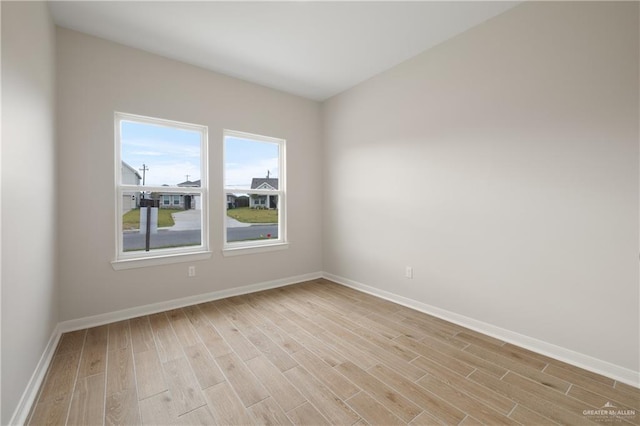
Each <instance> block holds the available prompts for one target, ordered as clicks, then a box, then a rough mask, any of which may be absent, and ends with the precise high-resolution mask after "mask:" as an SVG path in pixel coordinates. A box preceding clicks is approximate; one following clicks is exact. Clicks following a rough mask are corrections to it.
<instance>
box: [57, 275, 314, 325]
mask: <svg viewBox="0 0 640 426" xmlns="http://www.w3.org/2000/svg"><path fill="white" fill-rule="evenodd" d="M322 275H323V274H322V272H313V273H309V274H304V275H296V276H294V277H287V278H280V279H277V280H273V281H265V282H261V283H256V284H249V285H245V286H242V287H235V288H229V289H225V290H218V291H213V292H210V293H205V294H198V295H195V296H188V297H182V298H180V299H173V300H167V301H164V302H158V303H151V304H149V305H143V306H136V307H134V308H128V309H122V310H120V311H115V312H108V313H105V314H99V315H93V316H90V317H84V318H78V319H74V320H68V321H63V322H61V323H59V324H58V328H59V329H60V332H61V333H67V332H69V331H75V330H82V329H85V328H89V327H96V326H99V325H104V324H110V323H112V322H117V321H122V320H127V319H130V318H136V317H139V316H142V315H150V314H155V313H158V312H164V311H168V310H171V309H178V308H183V307H185V306H191V305H196V304H198V303H204V302H210V301H212V300H218V299H224V298H226V297H232V296H240V295H242V294H249V293H255V292H258V291H263V290H269V289H272V288H277V287H284V286H287V285H291V284H297V283H300V282H304V281H311V280H316V279H318V278H322Z"/></svg>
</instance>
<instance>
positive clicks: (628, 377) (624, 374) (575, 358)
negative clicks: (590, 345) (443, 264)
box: [323, 272, 640, 387]
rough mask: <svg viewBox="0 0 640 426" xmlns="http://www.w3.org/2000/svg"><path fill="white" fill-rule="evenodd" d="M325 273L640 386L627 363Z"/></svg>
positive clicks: (356, 287)
mask: <svg viewBox="0 0 640 426" xmlns="http://www.w3.org/2000/svg"><path fill="white" fill-rule="evenodd" d="M323 277H324V278H326V279H328V280H331V281H334V282H336V283H338V284H341V285H344V286H345V287H349V288H352V289H354V290H358V291H361V292H363V293H368V294H371V295H373V296H376V297H380V298H382V299H385V300H389V301H391V302H394V303H397V304H399V305H402V306H406V307H408V308H411V309H415V310H416V311H420V312H423V313H426V314H429V315H433V316H435V317H438V318H441V319H443V320H445V321H449V322H452V323H454V324H458V325H460V326H462V327H466V328H470V329H471V330H474V331H477V332H479V333H482V334H486V335H488V336H491V337H495V338H497V339H500V340H504V341H505V342H509V343H512V344H514V345H517V346H520V347H523V348H525V349H529V350H531V351H534V352H537V353H540V354H542V355H546V356H548V357H551V358H554V359H557V360H559V361H563V362H566V363H568V364H572V365H575V366H576V367H580V368H584V369H585V370H589V371H592V372H594V373H597V374H602V375H603V376H607V377H610V378H612V379H614V380H617V381H619V382H622V383H626V384H628V385H631V386H635V387H640V372H638V371H633V370H631V369H628V368H626V367H622V366H619V365H616V364H612V363H610V362H608V361H603V360H601V359H598V358H594V357H591V356H589V355H585V354H581V353H579V352H576V351H573V350H571V349H567V348H564V347H562V346H557V345H554V344H552V343H548V342H545V341H543V340H539V339H536V338H533V337H529V336H525V335H524V334H520V333H516V332H514V331H511V330H507V329H504V328H501V327H497V326H495V325H491V324H489V323H486V322H483V321H478V320H476V319H473V318H469V317H466V316H464V315H460V314H457V313H455V312H451V311H447V310H445V309H441V308H438V307H436V306H432V305H428V304H426V303H422V302H419V301H417V300H413V299H409V298H407V297H404V296H400V295H398V294H395V293H391V292H388V291H385V290H380V289H377V288H375V287H371V286H368V285H366V284H362V283H360V282H357V281H354V280H350V279H348V278H344V277H340V276H337V275H333V274H330V273H328V272H324V273H323Z"/></svg>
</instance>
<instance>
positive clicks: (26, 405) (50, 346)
mask: <svg viewBox="0 0 640 426" xmlns="http://www.w3.org/2000/svg"><path fill="white" fill-rule="evenodd" d="M61 335H62V333H61V332H60V328H59V327H58V326H57V325H56V326H55V328H54V329H53V332H52V333H51V337H50V338H49V341H48V342H47V346H46V347H45V348H44V352H43V353H42V356H41V357H40V360H39V361H38V364H37V365H36V369H35V371H34V372H33V374H32V375H31V379H29V383H28V384H27V387H26V389H25V391H24V392H23V393H22V398H20V401H19V402H18V406H17V407H16V409H15V411H14V412H13V416H11V420H9V424H10V425H23V424H25V423H26V422H27V420H28V419H27V417H28V416H29V411H30V410H31V407H32V406H33V404H34V403H35V402H36V398H37V397H38V391H39V390H40V386H41V385H42V382H44V378H45V375H46V374H47V369H48V368H49V364H51V360H52V359H53V355H54V353H55V351H56V348H57V347H58V341H60V336H61Z"/></svg>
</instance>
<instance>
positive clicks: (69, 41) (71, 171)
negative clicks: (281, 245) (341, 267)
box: [57, 28, 322, 320]
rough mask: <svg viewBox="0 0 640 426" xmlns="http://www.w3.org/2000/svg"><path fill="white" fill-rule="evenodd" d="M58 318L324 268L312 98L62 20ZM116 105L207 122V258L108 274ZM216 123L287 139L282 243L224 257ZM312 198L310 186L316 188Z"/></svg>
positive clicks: (111, 253) (59, 39) (130, 110)
mask: <svg viewBox="0 0 640 426" xmlns="http://www.w3.org/2000/svg"><path fill="white" fill-rule="evenodd" d="M57 48H58V70H57V71H58V74H57V75H58V80H57V83H58V90H59V92H58V93H59V101H58V109H57V112H58V119H59V121H58V125H59V132H58V137H59V143H58V158H59V170H60V173H59V203H60V204H59V205H60V217H59V221H58V226H59V234H60V235H59V245H58V249H59V253H60V256H59V258H60V285H61V292H60V319H61V320H69V319H77V318H83V317H86V316H91V315H97V314H101V313H109V312H113V311H117V310H121V309H126V308H132V307H137V306H141V305H146V304H151V303H156V302H162V301H168V300H172V299H176V298H182V297H187V296H192V295H198V294H204V293H208V292H212V291H216V290H223V289H229V288H233V287H238V286H242V285H247V284H255V283H260V282H265V281H270V280H276V279H281V278H286V277H292V276H297V275H301V274H307V273H313V272H318V271H321V270H322V254H321V253H322V252H321V247H322V241H321V236H322V233H321V212H320V210H319V209H318V208H317V207H316V206H315V205H313V203H308V202H305V200H307V199H308V197H309V196H310V194H319V193H321V175H320V173H321V165H320V164H319V162H318V161H317V160H318V157H320V154H321V148H320V122H319V119H320V106H319V104H318V103H316V102H312V101H309V100H305V99H302V98H299V97H295V96H291V95H287V94H284V93H281V92H278V91H274V90H271V89H266V88H264V87H261V86H257V85H254V84H250V83H246V82H243V81H240V80H237V79H233V78H230V77H225V76H222V75H219V74H215V73H213V72H210V71H206V70H204V69H201V68H197V67H194V66H191V65H186V64H183V63H180V62H176V61H173V60H169V59H165V58H163V57H160V56H156V55H153V54H149V53H146V52H143V51H140V50H136V49H132V48H128V47H124V46H122V45H118V44H115V43H111V42H108V41H105V40H102V39H98V38H95V37H91V36H87V35H83V34H81V33H78V32H74V31H70V30H66V29H60V28H59V29H58V30H57ZM114 111H120V112H127V113H132V114H140V115H146V116H151V117H159V118H165V119H170V120H177V121H183V122H188V123H196V124H202V125H206V126H208V127H209V176H210V182H209V183H210V191H211V197H210V209H211V210H210V212H211V222H210V238H211V245H212V251H213V256H212V258H211V260H209V261H199V262H194V263H193V264H194V265H196V267H197V277H195V278H187V266H188V265H189V264H188V263H180V264H173V265H166V266H158V267H149V268H142V269H133V270H122V271H115V270H113V268H112V267H111V264H110V262H111V261H112V260H113V258H114V253H115V223H114V217H113V216H114V164H113V162H114V131H113V129H114V123H113V119H114V118H113V113H114ZM223 129H232V130H239V131H244V132H250V133H256V134H262V135H268V136H274V137H278V138H284V139H286V140H287V179H288V182H287V184H288V188H287V189H288V193H289V202H288V218H289V222H288V236H289V239H290V241H291V246H290V248H289V249H288V250H283V251H278V252H272V253H266V254H253V255H247V256H236V257H223V256H222V252H221V248H222V219H223V206H222V205H221V204H222V203H221V202H220V201H219V200H222V192H221V191H222V169H221V166H222V158H221V156H222V136H223ZM314 197H315V195H314Z"/></svg>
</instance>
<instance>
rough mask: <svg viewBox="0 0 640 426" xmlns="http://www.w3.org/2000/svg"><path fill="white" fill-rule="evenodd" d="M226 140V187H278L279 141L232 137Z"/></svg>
mask: <svg viewBox="0 0 640 426" xmlns="http://www.w3.org/2000/svg"><path fill="white" fill-rule="evenodd" d="M224 143H225V145H224V152H225V159H224V166H225V173H224V178H225V182H224V186H225V188H234V189H278V177H279V175H280V170H279V163H280V161H279V156H280V146H279V144H277V143H272V142H263V141H256V140H251V139H244V138H238V137H232V136H227V137H225V141H224Z"/></svg>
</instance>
